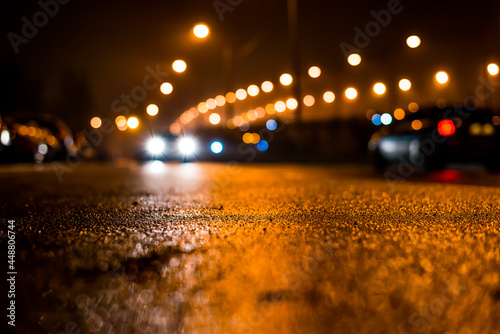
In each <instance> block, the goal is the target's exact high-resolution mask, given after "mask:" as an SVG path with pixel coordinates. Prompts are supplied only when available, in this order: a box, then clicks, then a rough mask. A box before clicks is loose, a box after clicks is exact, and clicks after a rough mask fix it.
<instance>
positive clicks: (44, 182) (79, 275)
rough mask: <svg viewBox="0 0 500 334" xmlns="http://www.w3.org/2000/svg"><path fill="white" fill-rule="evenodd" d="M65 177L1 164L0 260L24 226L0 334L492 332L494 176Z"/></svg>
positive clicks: (286, 170)
mask: <svg viewBox="0 0 500 334" xmlns="http://www.w3.org/2000/svg"><path fill="white" fill-rule="evenodd" d="M60 172H61V171H59V173H60ZM66 172H67V173H64V174H63V175H62V176H61V175H59V176H61V177H62V180H60V179H58V177H57V174H56V173H55V172H54V171H53V170H51V168H50V167H47V166H46V167H44V168H43V169H42V170H36V171H35V170H34V169H33V167H32V166H28V165H23V166H15V167H11V166H2V167H0V184H2V186H1V187H0V196H1V199H2V201H1V204H0V207H1V216H2V222H1V229H2V237H3V238H2V239H1V242H2V243H1V247H2V249H1V254H2V259H6V258H7V252H6V249H7V245H6V242H7V238H5V236H6V232H7V220H9V219H12V220H15V228H14V231H15V233H16V263H15V265H16V270H17V276H16V298H15V301H16V307H17V309H16V327H15V328H13V327H10V326H8V327H7V329H8V330H12V329H15V332H17V333H54V334H55V333H97V332H99V333H170V332H171V333H398V334H399V333H461V334H466V333H467V334H468V333H471V334H472V333H498V332H499V330H500V278H499V273H500V250H499V245H500V237H499V234H498V233H499V226H500V225H499V218H500V201H499V195H500V176H498V175H497V176H495V175H488V174H486V173H485V172H483V171H482V170H480V169H472V170H462V171H460V172H450V171H446V172H440V173H434V174H430V175H416V174H415V175H412V176H411V177H410V178H408V179H404V180H399V181H403V182H396V183H394V182H388V181H387V180H386V179H385V178H384V177H383V176H380V175H377V174H374V173H373V172H371V170H370V169H369V168H368V167H360V166H299V165H248V166H242V165H228V164H168V165H164V164H161V163H159V164H147V165H137V164H134V163H123V164H120V165H98V164H88V165H82V166H79V167H77V168H76V169H74V170H72V171H71V172H69V171H66ZM4 262H6V260H4ZM2 268H6V265H4V266H3V267H2ZM4 272H6V269H4ZM2 289H4V290H7V286H6V287H5V288H2ZM5 294H6V293H5V292H4V291H2V307H1V309H2V310H4V311H2V321H3V324H4V325H6V321H7V318H6V317H5V315H6V314H7V311H5V307H4V306H5V305H7V302H8V300H7V298H6V295H5ZM4 328H5V327H4Z"/></svg>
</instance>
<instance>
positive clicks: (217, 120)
mask: <svg viewBox="0 0 500 334" xmlns="http://www.w3.org/2000/svg"><path fill="white" fill-rule="evenodd" d="M208 121H209V122H210V124H213V125H217V124H219V123H220V116H219V114H217V113H213V114H211V115H210V117H209V118H208Z"/></svg>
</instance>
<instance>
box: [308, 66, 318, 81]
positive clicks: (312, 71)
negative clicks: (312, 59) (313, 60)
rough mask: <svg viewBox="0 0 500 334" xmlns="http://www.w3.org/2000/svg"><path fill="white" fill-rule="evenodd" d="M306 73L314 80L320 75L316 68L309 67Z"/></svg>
mask: <svg viewBox="0 0 500 334" xmlns="http://www.w3.org/2000/svg"><path fill="white" fill-rule="evenodd" d="M307 73H308V74H309V76H310V77H311V78H313V79H316V78H318V77H319V76H320V75H321V69H320V68H319V67H318V66H311V67H309V70H308V71H307Z"/></svg>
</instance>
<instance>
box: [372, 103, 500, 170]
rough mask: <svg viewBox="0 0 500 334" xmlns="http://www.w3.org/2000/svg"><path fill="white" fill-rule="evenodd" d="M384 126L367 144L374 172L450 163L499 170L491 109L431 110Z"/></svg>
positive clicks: (497, 118) (499, 138)
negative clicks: (400, 167)
mask: <svg viewBox="0 0 500 334" xmlns="http://www.w3.org/2000/svg"><path fill="white" fill-rule="evenodd" d="M386 123H390V124H389V125H382V128H381V129H380V130H378V131H376V132H375V133H374V134H373V135H372V136H371V139H370V141H369V144H368V151H369V153H370V155H371V159H372V162H373V164H374V166H375V168H376V169H377V170H384V169H386V168H387V167H389V166H391V165H400V164H411V165H412V166H415V167H418V168H421V169H422V170H433V169H441V168H444V167H445V166H446V165H447V164H448V163H451V162H458V163H460V162H464V163H467V162H469V163H471V162H472V163H481V164H483V165H484V166H485V167H486V168H487V169H488V170H490V171H499V170H500V127H499V125H500V115H497V114H494V113H493V112H491V111H490V110H484V109H477V110H472V111H469V110H467V109H465V108H459V107H457V108H449V109H439V108H431V109H423V110H419V111H417V112H415V113H409V112H407V113H406V115H405V117H404V118H403V119H402V120H400V121H397V120H394V121H392V122H386Z"/></svg>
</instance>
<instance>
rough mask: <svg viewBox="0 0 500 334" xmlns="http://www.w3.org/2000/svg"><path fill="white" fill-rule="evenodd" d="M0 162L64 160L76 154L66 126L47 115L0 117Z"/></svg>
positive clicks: (57, 119)
mask: <svg viewBox="0 0 500 334" xmlns="http://www.w3.org/2000/svg"><path fill="white" fill-rule="evenodd" d="M0 131H1V132H0V139H1V140H0V161H2V162H16V161H35V162H43V161H47V160H55V159H65V158H66V157H67V156H68V155H73V154H76V147H75V144H74V140H73V137H72V134H71V131H70V129H69V128H68V126H67V125H66V124H65V123H64V122H63V121H62V120H61V119H59V118H57V117H55V116H52V115H48V114H37V113H14V114H10V115H4V116H2V117H0Z"/></svg>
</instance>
